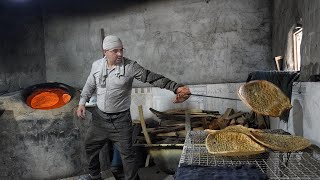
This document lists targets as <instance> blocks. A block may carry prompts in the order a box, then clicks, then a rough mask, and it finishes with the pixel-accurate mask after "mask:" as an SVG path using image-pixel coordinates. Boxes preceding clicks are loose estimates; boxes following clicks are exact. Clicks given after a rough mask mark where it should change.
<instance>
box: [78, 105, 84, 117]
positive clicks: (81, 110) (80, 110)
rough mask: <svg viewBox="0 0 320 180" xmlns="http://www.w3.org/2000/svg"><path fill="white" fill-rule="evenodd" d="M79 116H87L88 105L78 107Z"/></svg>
mask: <svg viewBox="0 0 320 180" xmlns="http://www.w3.org/2000/svg"><path fill="white" fill-rule="evenodd" d="M77 116H78V117H79V118H81V119H85V117H86V107H85V106H84V105H79V106H78V109H77Z"/></svg>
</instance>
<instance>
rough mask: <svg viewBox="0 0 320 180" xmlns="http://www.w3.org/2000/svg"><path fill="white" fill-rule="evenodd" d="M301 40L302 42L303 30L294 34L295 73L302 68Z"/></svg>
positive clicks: (299, 29)
mask: <svg viewBox="0 0 320 180" xmlns="http://www.w3.org/2000/svg"><path fill="white" fill-rule="evenodd" d="M301 40H302V28H298V29H297V31H295V32H294V33H293V60H294V70H295V71H300V67H301V55H300V45H301Z"/></svg>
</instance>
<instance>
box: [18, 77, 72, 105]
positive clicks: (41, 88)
mask: <svg viewBox="0 0 320 180" xmlns="http://www.w3.org/2000/svg"><path fill="white" fill-rule="evenodd" d="M74 94H75V89H74V88H72V87H71V86H68V85H66V84H63V83H57V82H53V83H42V84H36V85H33V86H30V87H28V88H26V89H24V90H23V97H24V102H25V103H26V104H27V105H28V106H30V107H31V108H33V109H41V110H50V109H55V108H59V107H62V106H64V105H66V104H68V102H70V100H71V99H72V98H73V96H74Z"/></svg>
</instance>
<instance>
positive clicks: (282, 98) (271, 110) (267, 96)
mask: <svg viewBox="0 0 320 180" xmlns="http://www.w3.org/2000/svg"><path fill="white" fill-rule="evenodd" d="M238 96H239V98H240V99H241V100H242V101H243V102H244V103H245V104H246V105H247V106H248V107H249V108H251V109H252V110H253V111H254V112H256V113H259V114H262V115H266V116H273V117H279V116H281V114H282V113H283V112H284V111H286V110H290V109H291V107H292V105H291V103H290V100H289V98H288V97H287V96H286V95H285V94H284V93H283V92H282V91H281V90H280V89H279V88H278V87H277V86H276V85H274V84H273V83H271V82H269V81H265V80H256V81H250V82H248V83H246V84H243V85H241V86H240V88H239V91H238Z"/></svg>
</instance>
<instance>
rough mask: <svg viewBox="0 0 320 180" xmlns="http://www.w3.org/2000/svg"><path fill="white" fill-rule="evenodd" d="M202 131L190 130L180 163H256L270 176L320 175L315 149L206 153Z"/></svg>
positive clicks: (304, 176)
mask: <svg viewBox="0 0 320 180" xmlns="http://www.w3.org/2000/svg"><path fill="white" fill-rule="evenodd" d="M206 136H207V133H206V132H205V131H190V132H189V133H188V134H187V137H186V139H185V143H184V147H183V151H182V154H181V158H180V162H179V167H180V166H182V165H198V166H199V165H200V166H224V167H226V166H230V167H232V166H239V165H255V166H256V167H258V168H259V169H260V170H261V171H262V172H263V173H265V174H266V175H267V176H268V177H269V178H270V179H320V154H318V153H317V152H295V153H281V152H267V153H263V154H259V155H254V156H239V157H223V156H215V155H212V154H210V153H208V151H207V149H206V147H205V144H204V143H205V138H206Z"/></svg>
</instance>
